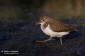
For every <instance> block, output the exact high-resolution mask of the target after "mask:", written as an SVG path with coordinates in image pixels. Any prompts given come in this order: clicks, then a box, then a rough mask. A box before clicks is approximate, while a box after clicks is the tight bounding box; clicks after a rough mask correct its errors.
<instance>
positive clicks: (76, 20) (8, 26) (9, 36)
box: [0, 0, 85, 56]
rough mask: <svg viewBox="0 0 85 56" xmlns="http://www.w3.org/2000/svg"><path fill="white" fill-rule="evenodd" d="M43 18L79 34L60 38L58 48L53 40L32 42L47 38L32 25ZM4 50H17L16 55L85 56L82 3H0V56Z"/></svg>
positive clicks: (68, 0)
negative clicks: (61, 23) (51, 18)
mask: <svg viewBox="0 0 85 56" xmlns="http://www.w3.org/2000/svg"><path fill="white" fill-rule="evenodd" d="M44 15H45V16H50V17H53V18H56V20H60V21H62V22H64V23H66V24H69V25H70V26H72V27H74V28H78V29H80V31H79V32H75V33H73V32H72V33H71V34H70V35H68V36H64V37H63V47H62V48H60V45H59V43H58V42H59V40H58V39H57V38H56V40H55V41H50V42H47V43H35V42H34V40H44V39H47V38H48V37H49V36H46V35H45V34H44V33H43V32H42V31H41V30H40V27H39V26H35V22H37V21H38V20H39V18H40V16H44ZM77 35H79V36H77ZM6 50H8V51H10V50H17V51H19V54H18V55H17V56H85V1H84V0H0V56H2V55H3V53H1V51H6ZM8 56H9V55H8Z"/></svg>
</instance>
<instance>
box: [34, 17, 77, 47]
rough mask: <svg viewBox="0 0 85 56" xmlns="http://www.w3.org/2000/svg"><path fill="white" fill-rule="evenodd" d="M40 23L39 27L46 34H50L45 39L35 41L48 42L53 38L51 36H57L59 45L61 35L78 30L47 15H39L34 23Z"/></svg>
mask: <svg viewBox="0 0 85 56" xmlns="http://www.w3.org/2000/svg"><path fill="white" fill-rule="evenodd" d="M36 24H40V28H41V30H42V31H43V33H45V34H46V35H48V36H50V37H49V38H48V39H46V40H42V41H39V40H38V41H37V42H48V41H50V40H54V39H53V37H57V38H59V42H60V45H61V46H62V45H63V43H62V37H63V36H65V35H68V34H70V32H72V31H78V30H77V29H76V28H72V27H71V26H69V25H68V24H64V23H63V22H61V21H59V20H56V19H54V18H52V17H49V16H41V17H40V20H39V21H38V22H37V23H36Z"/></svg>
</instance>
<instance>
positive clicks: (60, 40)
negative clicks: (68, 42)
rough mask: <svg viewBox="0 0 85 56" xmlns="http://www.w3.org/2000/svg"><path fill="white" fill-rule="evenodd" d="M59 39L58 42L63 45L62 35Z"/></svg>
mask: <svg viewBox="0 0 85 56" xmlns="http://www.w3.org/2000/svg"><path fill="white" fill-rule="evenodd" d="M59 39H60V44H61V46H62V45H63V43H62V37H60V38H59Z"/></svg>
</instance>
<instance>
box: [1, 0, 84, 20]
mask: <svg viewBox="0 0 85 56" xmlns="http://www.w3.org/2000/svg"><path fill="white" fill-rule="evenodd" d="M39 9H40V10H41V11H40V13H41V14H47V15H50V16H53V17H55V18H56V17H57V18H61V17H65V18H69V17H77V16H81V17H85V0H0V20H8V19H9V18H10V17H14V18H15V19H16V18H17V19H26V18H27V17H29V16H26V13H33V12H36V11H37V10H39ZM34 15H36V14H34ZM36 16H37V15H36ZM2 18H3V19H2Z"/></svg>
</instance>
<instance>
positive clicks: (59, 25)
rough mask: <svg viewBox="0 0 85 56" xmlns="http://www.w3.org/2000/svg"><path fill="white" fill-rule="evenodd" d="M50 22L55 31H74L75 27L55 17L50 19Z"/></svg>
mask: <svg viewBox="0 0 85 56" xmlns="http://www.w3.org/2000/svg"><path fill="white" fill-rule="evenodd" d="M48 24H50V28H51V30H53V31H55V32H70V31H74V28H72V27H70V26H68V25H67V24H64V23H63V22H60V21H57V20H55V19H49V20H48Z"/></svg>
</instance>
